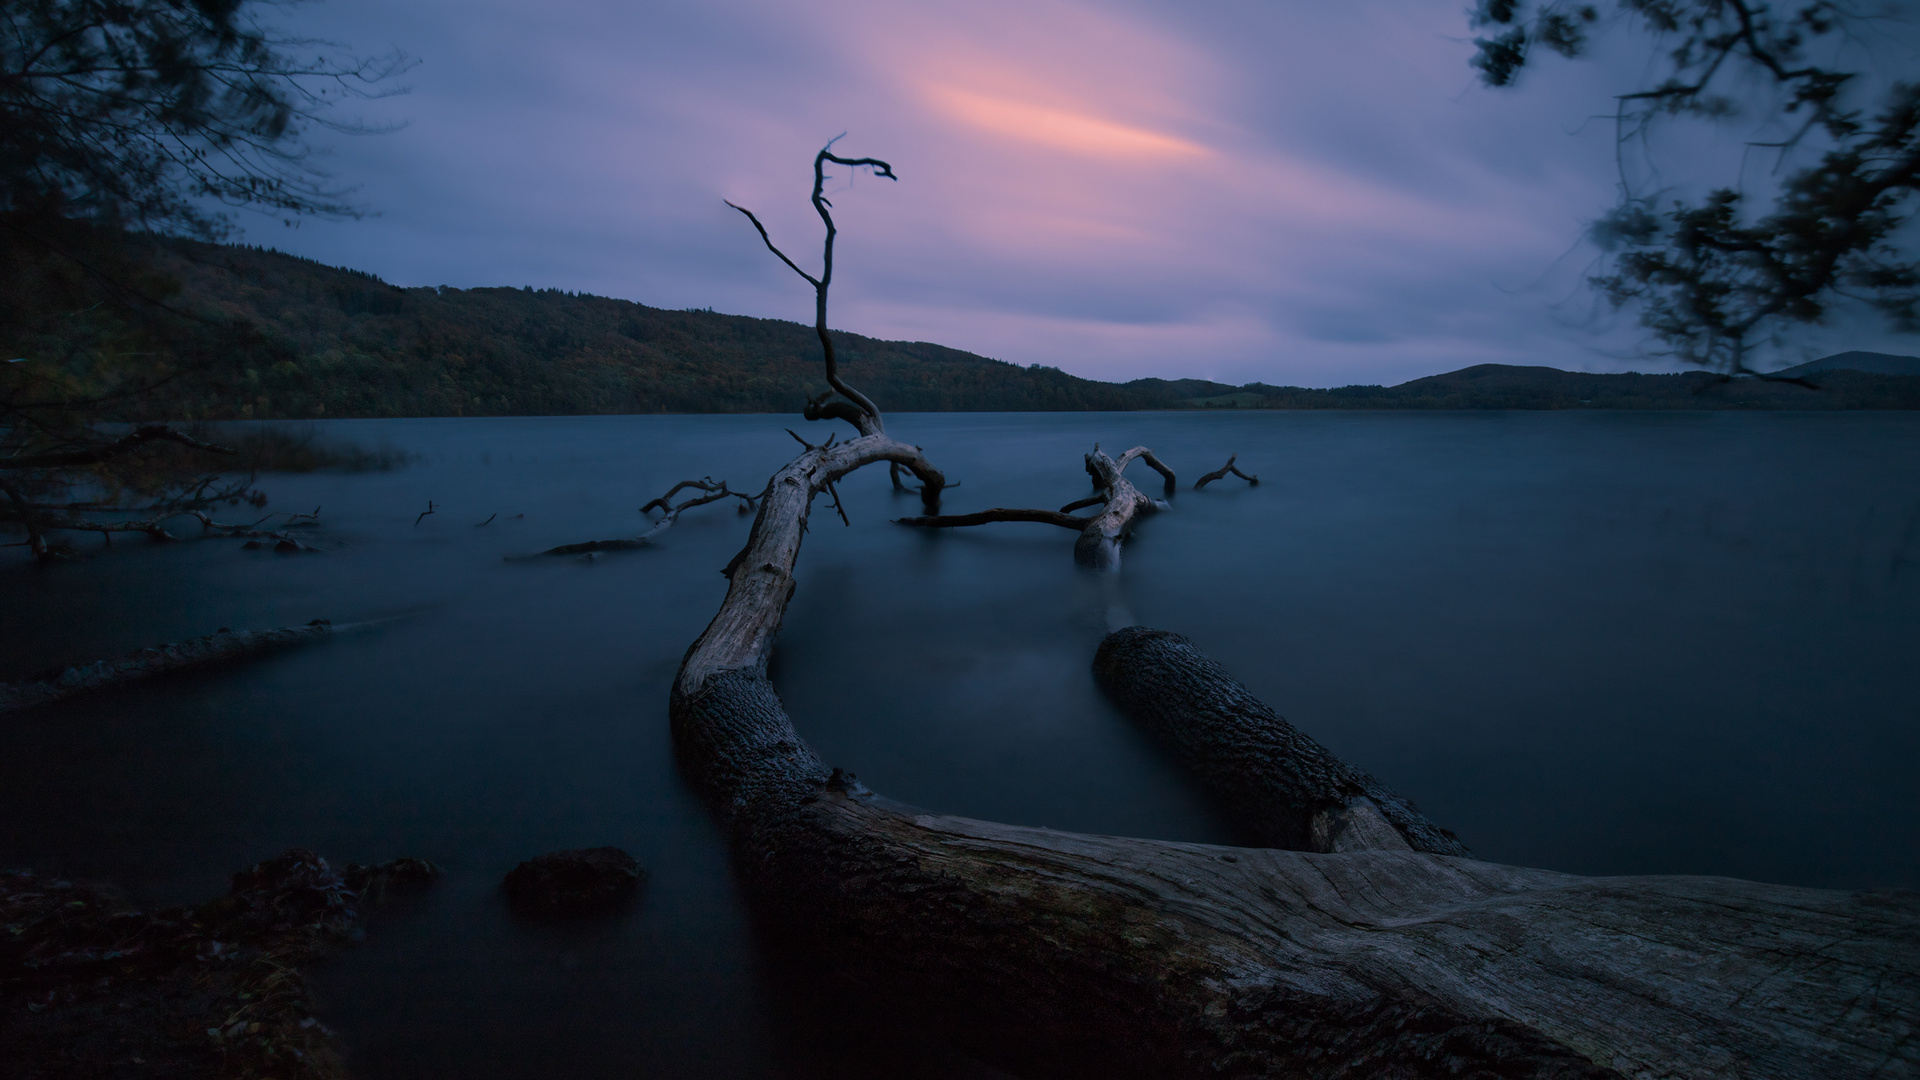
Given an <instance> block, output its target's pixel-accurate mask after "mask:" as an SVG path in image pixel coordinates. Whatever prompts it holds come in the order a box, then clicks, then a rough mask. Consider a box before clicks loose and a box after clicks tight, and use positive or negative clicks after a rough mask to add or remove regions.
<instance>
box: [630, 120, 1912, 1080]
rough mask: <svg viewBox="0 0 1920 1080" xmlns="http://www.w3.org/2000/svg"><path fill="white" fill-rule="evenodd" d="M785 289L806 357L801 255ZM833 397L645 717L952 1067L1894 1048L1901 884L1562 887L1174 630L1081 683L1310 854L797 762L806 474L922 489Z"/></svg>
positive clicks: (867, 980) (766, 500) (1688, 881)
mask: <svg viewBox="0 0 1920 1080" xmlns="http://www.w3.org/2000/svg"><path fill="white" fill-rule="evenodd" d="M829 145H831V144H829ZM828 159H830V160H835V161H843V160H844V159H839V158H830V155H828V153H827V151H824V150H823V151H822V152H821V155H820V157H817V158H816V159H815V162H814V175H815V183H814V202H815V206H816V207H818V208H819V209H820V213H821V216H822V217H823V218H827V213H826V209H825V207H824V200H823V199H822V198H821V197H820V190H821V182H820V176H821V171H820V170H821V163H822V161H823V160H828ZM862 160H864V159H862ZM888 175H891V173H890V171H889V173H888ZM749 216H751V215H749ZM754 224H755V226H756V228H758V227H759V222H758V220H755V221H754ZM828 229H829V232H828V236H829V243H831V237H832V222H831V219H828ZM760 233H761V237H762V238H763V239H765V238H766V231H765V229H763V228H762V229H760ZM772 246H773V245H772V242H771V241H770V240H769V241H768V247H772ZM830 251H831V249H830V248H829V253H830ZM775 254H778V255H780V258H781V259H782V260H783V261H785V262H787V264H788V265H789V266H792V265H793V263H792V260H790V259H787V257H786V256H785V255H784V254H780V252H779V251H778V249H775ZM828 265H829V267H831V260H829V263H828ZM794 269H795V270H796V271H798V269H799V268H798V267H797V266H796V267H794ZM802 276H805V275H804V274H803V275H802ZM808 280H809V281H812V282H815V284H816V286H817V289H818V294H819V296H820V300H821V303H820V313H821V321H820V324H819V325H820V329H821V336H822V341H823V343H824V344H826V345H827V348H828V358H829V360H828V362H829V365H831V362H832V361H831V356H832V353H831V343H830V340H829V339H828V337H827V334H826V331H825V295H826V289H825V285H824V277H823V278H822V279H819V280H816V279H814V278H811V277H808ZM829 371H831V366H830V367H829ZM835 389H837V390H841V392H842V393H843V394H844V395H845V396H846V397H847V398H848V400H849V401H850V402H854V403H856V404H853V405H848V404H847V402H840V403H835V404H836V405H846V406H847V407H846V408H844V409H836V410H834V412H833V416H834V417H835V418H840V419H847V420H849V422H852V423H854V424H855V426H856V427H857V428H859V429H860V432H861V436H860V437H859V438H856V439H853V440H851V441H849V442H845V443H842V444H840V445H839V446H831V445H827V446H808V447H807V448H806V449H805V450H804V451H803V452H802V453H801V454H800V455H799V456H798V457H796V458H795V459H794V460H793V461H791V462H790V463H788V464H787V466H786V467H785V468H783V469H781V470H780V471H779V472H777V473H775V474H774V476H773V479H772V480H771V481H770V482H769V484H768V488H767V492H766V494H765V496H764V497H763V499H762V501H761V503H760V509H759V513H758V515H757V516H756V517H755V519H754V523H753V529H752V531H751V532H750V533H749V535H748V537H747V543H746V546H745V547H743V548H742V549H741V551H740V553H739V554H738V555H736V556H734V558H733V561H732V562H730V563H729V564H728V565H727V567H726V570H725V573H726V574H727V577H728V588H727V596H726V600H725V601H724V602H723V603H722V604H721V606H720V610H719V611H718V613H716V614H715V615H714V618H713V621H712V622H711V623H709V624H708V626H707V628H706V630H705V631H704V632H702V633H701V635H700V637H699V638H698V639H696V640H695V641H694V643H693V645H692V647H691V648H689V649H688V650H687V653H686V656H685V657H684V658H683V659H682V661H681V665H680V670H679V673H678V675H677V676H676V677H675V679H674V684H673V690H672V694H671V699H670V702H669V706H668V709H669V715H670V718H671V722H672V726H673V735H674V740H675V744H676V747H677V748H678V751H679V753H680V759H681V762H682V766H683V769H684V771H685V772H686V773H687V775H688V777H689V778H690V780H691V781H692V782H693V783H694V784H695V785H696V787H697V788H698V789H699V790H701V791H702V793H703V794H704V795H705V796H706V797H707V799H708V800H709V802H710V804H711V805H712V807H713V809H714V811H715V813H716V815H717V816H718V817H719V818H720V820H721V823H722V824H723V826H724V827H725V828H726V830H727V832H728V834H729V837H730V839H731V841H732V844H733V848H734V858H735V865H736V868H737V872H738V874H739V880H740V881H741V882H742V883H743V885H744V886H745V887H746V889H747V890H748V892H749V894H750V895H751V897H752V898H753V899H754V900H755V902H756V906H757V907H758V908H759V910H760V911H761V912H762V913H763V914H764V916H765V917H766V918H767V919H768V920H769V921H770V922H771V923H773V924H775V926H776V927H777V928H778V930H779V931H780V932H781V933H782V935H783V936H784V937H786V938H789V939H791V940H795V941H802V942H806V943H809V944H811V945H812V946H813V947H815V948H816V949H817V954H818V955H819V956H820V957H822V958H823V962H824V963H825V964H826V965H828V966H829V967H830V969H831V972H832V973H833V974H837V975H840V976H845V977H847V978H848V979H849V981H850V985H851V986H853V987H855V988H857V991H856V992H859V993H863V994H867V995H869V996H871V995H876V994H884V995H886V996H887V997H889V998H891V999H894V1000H898V1001H900V1002H902V1003H904V1004H903V1007H904V1008H906V1009H907V1010H908V1011H910V1012H911V1013H913V1014H914V1015H917V1016H921V1017H925V1018H928V1020H929V1022H930V1023H932V1024H933V1025H935V1026H941V1027H945V1028H946V1029H947V1031H948V1033H949V1034H950V1035H951V1036H952V1037H953V1038H954V1039H955V1040H956V1041H959V1042H961V1043H963V1044H965V1045H966V1046H967V1047H968V1048H969V1049H970V1050H972V1051H973V1052H974V1053H976V1054H978V1055H979V1056H981V1057H982V1058H985V1059H987V1060H990V1061H993V1062H995V1063H998V1064H1001V1065H1004V1066H1007V1067H1009V1068H1011V1069H1014V1070H1016V1071H1023V1072H1025V1071H1031V1072H1032V1073H1036V1074H1041V1075H1052V1076H1087V1077H1156V1078H1158V1077H1196V1078H1197V1077H1223V1076H1231V1077H1326V1078H1336V1077H1338V1078H1360V1077H1379V1078H1383V1080H1399V1078H1411V1077H1522V1076H1530V1077H1566V1078H1572V1077H1579V1078H1596V1080H1597V1078H1602V1077H1607V1078H1626V1077H1634V1078H1636V1080H1637V1078H1639V1077H1688V1078H1695V1077H1728V1078H1732V1077H1742V1078H1750V1077H1809V1076H1821V1077H1862V1078H1864V1077H1869V1076H1888V1075H1896V1074H1898V1075H1913V1074H1914V1073H1915V1072H1916V1071H1920V1042H1916V1038H1915V1035H1916V1031H1915V1024H1916V1020H1915V1018H1916V1016H1920V897H1916V896H1915V895H1913V894H1911V893H1901V894H1860V893H1854V894H1848V893H1837V892H1823V891H1820V890H1814V889H1795V888H1786V887H1781V886H1770V885H1758V884H1753V883H1751V882H1743V881H1733V880H1729V879H1724V878H1699V877H1637V878H1582V877H1576V876H1573V875H1569V874H1559V873H1554V872H1551V871H1546V870H1527V869H1520V868H1516V867H1508V866H1498V865H1495V864H1492V863H1485V862H1478V861H1475V860H1473V859H1469V858H1463V857H1460V856H1459V855H1455V854H1450V853H1448V852H1453V851H1464V848H1460V847H1459V842H1458V841H1457V840H1456V839H1454V838H1453V836H1452V834H1450V833H1447V832H1446V831H1445V830H1443V829H1440V828H1438V827H1437V826H1434V825H1433V824H1432V823H1431V822H1428V821H1427V820H1426V819H1425V818H1423V817H1421V816H1420V815H1419V814H1418V812H1417V811H1415V810H1414V809H1413V808H1412V806H1411V805H1410V804H1408V803H1406V802H1405V801H1404V800H1401V799H1399V798H1398V797H1396V796H1394V795H1393V794H1392V793H1391V792H1389V791H1387V790H1386V789H1385V788H1384V787H1383V786H1381V785H1380V784H1379V782H1378V781H1377V780H1374V779H1373V778H1372V777H1370V776H1368V775H1367V774H1366V773H1364V772H1362V771H1360V770H1358V769H1355V768H1353V767H1351V766H1349V765H1347V764H1345V763H1344V762H1341V761H1339V759H1337V758H1335V757H1333V755H1331V754H1328V753H1327V752H1326V751H1325V750H1324V749H1322V748H1321V747H1319V746H1318V744H1315V743H1313V742H1312V741H1311V740H1310V739H1308V738H1306V737H1305V736H1304V735H1302V734H1301V733H1299V732H1297V731H1295V730H1294V729H1292V728H1291V727H1289V726H1287V725H1286V724H1285V723H1284V722H1283V721H1281V720H1280V719H1279V718H1278V717H1277V716H1275V715H1274V714H1273V712H1272V710H1270V709H1268V708H1266V707H1265V706H1264V705H1262V704H1261V703H1260V702H1258V701H1257V700H1255V699H1254V698H1253V697H1252V695H1251V694H1249V693H1247V691H1246V690H1245V688H1244V687H1241V686H1240V685H1239V684H1238V683H1236V682H1234V681H1233V680H1232V678H1231V677H1230V676H1228V675H1227V674H1226V673H1225V672H1224V671H1223V670H1221V669H1220V668H1219V667H1218V666H1217V665H1214V664H1212V663H1211V662H1209V661H1207V660H1206V659H1205V658H1204V657H1201V656H1200V655H1199V654H1198V653H1197V652H1195V651H1194V650H1193V648H1192V646H1191V645H1190V644H1188V643H1186V642H1185V641H1184V639H1181V638H1178V637H1176V636H1173V635H1168V634H1162V633H1158V632H1155V631H1150V630H1145V629H1142V628H1130V629H1126V630H1121V631H1118V632H1116V633H1115V634H1114V635H1112V636H1110V637H1109V639H1108V640H1107V642H1105V643H1104V644H1103V646H1102V649H1101V652H1100V659H1099V667H1098V672H1099V678H1100V679H1101V681H1102V682H1103V683H1104V684H1105V685H1106V686H1107V687H1108V689H1109V691H1110V692H1111V693H1113V695H1114V696H1115V698H1116V699H1117V700H1118V701H1119V702H1120V703H1121V705H1122V707H1123V708H1125V709H1126V710H1127V711H1128V712H1130V713H1132V714H1133V715H1134V716H1135V717H1137V718H1138V719H1139V720H1140V721H1141V722H1142V723H1144V724H1145V725H1146V726H1147V727H1149V728H1150V729H1152V730H1153V731H1155V732H1156V733H1157V734H1158V735H1159V736H1160V737H1161V738H1162V739H1163V740H1165V741H1167V742H1168V743H1170V744H1171V745H1172V746H1174V748H1175V750H1176V753H1177V754H1178V756H1179V757H1180V758H1181V759H1182V760H1183V761H1184V762H1185V763H1186V764H1187V765H1188V767H1189V768H1190V769H1192V770H1193V772H1194V774H1195V776H1196V778H1197V779H1198V780H1199V781H1200V783H1201V784H1202V785H1203V786H1205V787H1207V788H1208V789H1209V793H1210V794H1211V795H1213V796H1214V797H1215V798H1216V799H1217V800H1218V801H1219V802H1220V803H1221V804H1222V805H1223V806H1225V807H1226V808H1227V809H1228V810H1229V811H1230V812H1233V813H1235V814H1236V815H1237V816H1238V817H1239V818H1240V819H1241V824H1242V826H1243V827H1244V828H1246V829H1247V830H1248V831H1249V832H1251V833H1254V834H1256V835H1260V836H1262V837H1264V838H1265V840H1266V842H1269V843H1284V844H1287V845H1288V846H1289V847H1292V848H1309V849H1318V850H1283V849H1281V848H1233V847H1218V846H1210V845H1204V844H1180V843H1171V842H1165V841H1155V840H1139V839H1127V838H1119V837H1101V836H1085V835H1078V834H1073V833H1058V832H1053V831H1051V830H1048V829H1032V828H1022V827H1018V826H1012V825H1001V824H996V823H993V822H986V821H975V820H970V819H966V818H958V817H951V816H947V815H941V814H934V813H929V812H927V811H923V810H919V809H916V808H914V807H910V806H905V805H903V804H900V803H895V802H891V801H889V800H887V799H883V798H881V797H879V796H877V795H875V794H874V793H873V792H871V791H868V790H867V789H866V788H865V787H864V786H862V785H861V784H860V782H859V781H858V779H857V778H855V777H854V776H853V774H851V773H848V772H845V771H843V770H841V769H829V768H828V767H827V765H826V763H825V762H823V761H822V760H821V759H820V758H819V756H818V755H817V754H815V753H814V752H813V750H812V748H810V747H809V746H808V745H807V744H806V741H805V740H804V739H802V738H801V737H800V735H799V733H798V732H797V731H796V730H795V729H794V726H793V723H792V721H791V720H790V719H789V718H788V716H787V713H786V709H785V707H784V706H783V705H782V704H781V702H780V698H779V696H778V695H777V694H776V693H775V692H774V689H773V685H772V683H771V682H770V681H769V680H768V678H767V662H768V659H769V657H770V655H771V653H772V649H773V642H774V638H775V636H776V635H777V634H778V632H779V629H780V623H781V618H782V616H783V614H784V612H785V610H786V605H787V602H788V600H789V599H790V598H791V597H792V595H793V590H794V576H793V570H794V566H795V563H796V560H797V559H798V557H799V552H800V543H801V540H802V538H803V537H804V536H805V534H806V530H807V520H808V515H809V513H810V511H811V508H812V502H813V498H814V496H816V495H819V494H822V493H825V492H828V491H829V490H830V485H831V484H832V483H833V482H834V481H835V480H837V479H839V478H840V477H842V476H845V475H846V474H847V473H849V472H851V471H852V470H854V469H857V468H859V467H861V466H862V465H865V464H870V463H872V462H876V461H890V462H897V463H899V464H901V465H903V466H905V467H907V468H909V469H910V470H911V471H912V472H913V473H914V475H915V476H917V477H919V478H920V479H921V482H922V485H921V497H922V499H923V501H925V503H926V504H927V509H928V510H929V511H933V510H935V509H936V508H937V507H936V503H935V500H937V498H938V496H939V492H940V489H941V487H942V486H944V485H943V478H942V476H941V474H940V473H939V472H938V471H937V470H935V469H934V468H933V466H932V465H931V464H930V463H929V462H927V461H926V460H925V459H924V458H923V457H922V456H921V454H920V450H919V449H918V448H917V447H910V446H906V445H905V444H902V443H899V442H896V441H894V440H892V439H891V438H889V437H887V436H886V435H885V434H884V429H883V428H882V427H881V425H880V420H879V413H878V410H877V409H875V408H874V407H873V406H872V403H871V402H869V401H867V400H866V399H865V398H861V397H858V396H857V395H855V394H853V393H851V392H850V391H848V390H846V389H843V388H842V387H841V386H840V385H839V383H838V382H837V381H836V382H835ZM815 412H821V413H822V415H825V413H824V411H823V410H821V409H820V408H819V405H818V404H817V403H810V404H809V412H808V415H809V416H810V417H811V416H812V415H813V414H814V413H815ZM1136 456H1138V457H1147V455H1146V454H1145V452H1144V451H1129V452H1128V453H1127V454H1124V455H1122V456H1121V458H1120V459H1119V460H1118V461H1114V460H1112V459H1108V458H1107V457H1106V456H1105V455H1103V454H1100V453H1099V452H1098V449H1097V448H1096V450H1095V453H1094V454H1090V455H1088V459H1087V466H1088V472H1089V473H1090V474H1092V475H1093V478H1094V482H1095V484H1096V486H1097V487H1100V488H1101V491H1102V494H1103V496H1104V498H1103V499H1102V500H1099V501H1103V502H1104V503H1105V506H1104V507H1103V509H1102V511H1101V513H1100V514H1099V515H1097V516H1095V517H1093V518H1090V519H1087V521H1086V523H1085V524H1079V525H1078V526H1077V527H1078V528H1080V529H1081V543H1077V544H1076V545H1075V550H1076V555H1077V556H1078V555H1081V554H1082V549H1083V546H1084V548H1085V549H1086V552H1085V554H1086V557H1087V558H1088V560H1089V561H1096V564H1098V565H1106V566H1113V565H1116V564H1117V561H1118V554H1119V551H1118V548H1119V541H1120V539H1121V538H1122V537H1123V536H1124V535H1125V530H1126V527H1127V525H1128V524H1129V523H1130V522H1131V519H1132V517H1133V515H1135V514H1137V513H1139V512H1140V511H1141V510H1142V509H1143V508H1150V507H1151V506H1152V502H1151V500H1149V499H1147V498H1146V496H1144V495H1141V494H1140V493H1139V492H1138V491H1137V490H1135V489H1133V487H1132V485H1130V484H1128V483H1126V481H1125V480H1124V479H1123V478H1122V476H1121V473H1122V471H1123V470H1124V469H1125V467H1126V464H1127V463H1128V462H1129V461H1130V460H1132V459H1133V458H1134V457H1136ZM1148 460H1149V463H1150V464H1155V465H1156V467H1159V468H1160V471H1161V472H1162V474H1163V475H1165V476H1166V478H1167V481H1168V484H1169V486H1171V484H1172V480H1173V477H1172V474H1171V470H1168V469H1166V468H1165V467H1164V466H1158V463H1157V462H1155V461H1153V460H1152V459H1151V458H1148ZM1116 504H1119V505H1116ZM1087 505H1091V503H1090V502H1089V503H1087ZM1002 513H1005V512H1004V511H1003V512H1002ZM1028 513H1031V514H1034V515H1038V516H1034V517H1027V518H1022V519H1021V520H1040V521H1047V522H1049V523H1053V524H1061V522H1058V521H1055V520H1053V519H1052V518H1051V516H1050V515H1052V514H1056V513H1059V514H1064V513H1065V512H1064V511H1031V512H1028ZM966 516H967V517H973V516H975V515H966ZM940 520H941V519H940V518H938V517H937V516H933V517H929V518H923V519H920V523H935V522H939V521H940ZM1002 520H1006V519H1002ZM1068 527H1076V526H1075V525H1072V524H1069V525H1068ZM1436 852H1440V853H1436Z"/></svg>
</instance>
